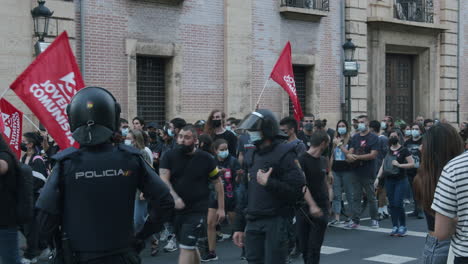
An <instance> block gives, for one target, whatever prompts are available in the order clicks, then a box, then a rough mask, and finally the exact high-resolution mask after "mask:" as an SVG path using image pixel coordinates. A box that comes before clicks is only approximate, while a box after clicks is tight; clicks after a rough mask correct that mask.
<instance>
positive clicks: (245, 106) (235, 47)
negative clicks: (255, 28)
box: [224, 0, 255, 118]
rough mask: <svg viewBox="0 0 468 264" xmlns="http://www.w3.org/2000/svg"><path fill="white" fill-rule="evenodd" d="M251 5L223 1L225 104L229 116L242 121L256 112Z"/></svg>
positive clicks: (243, 1) (246, 1)
mask: <svg viewBox="0 0 468 264" xmlns="http://www.w3.org/2000/svg"><path fill="white" fill-rule="evenodd" d="M252 1H253V0H235V1H231V0H225V1H224V6H225V7H224V8H225V13H224V20H225V22H224V24H225V30H224V43H225V44H224V71H225V72H224V79H225V80H224V82H225V84H224V102H225V112H226V115H227V116H236V117H239V118H240V117H243V116H244V115H245V114H247V113H249V112H250V111H252V109H253V104H255V102H252V98H251V90H252V89H251V87H252V85H251V76H252Z"/></svg>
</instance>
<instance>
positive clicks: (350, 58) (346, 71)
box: [343, 38, 359, 124]
mask: <svg viewBox="0 0 468 264" xmlns="http://www.w3.org/2000/svg"><path fill="white" fill-rule="evenodd" d="M343 50H344V57H345V61H344V65H343V75H344V76H345V77H347V78H346V79H347V83H346V101H347V104H348V113H347V117H348V121H349V122H350V124H351V121H352V120H351V77H353V76H357V75H358V69H359V65H358V63H357V61H356V60H354V52H355V51H356V45H354V43H353V42H352V41H351V39H350V38H348V39H346V42H345V44H343Z"/></svg>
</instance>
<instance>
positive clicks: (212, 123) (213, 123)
mask: <svg viewBox="0 0 468 264" xmlns="http://www.w3.org/2000/svg"><path fill="white" fill-rule="evenodd" d="M211 125H212V126H213V127H216V128H218V127H220V126H221V120H211Z"/></svg>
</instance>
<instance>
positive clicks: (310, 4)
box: [281, 0, 330, 11]
mask: <svg viewBox="0 0 468 264" xmlns="http://www.w3.org/2000/svg"><path fill="white" fill-rule="evenodd" d="M281 6H289V7H299V8H309V9H316V10H322V11H329V9H330V6H329V0H281Z"/></svg>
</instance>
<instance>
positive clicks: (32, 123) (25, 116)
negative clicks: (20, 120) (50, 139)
mask: <svg viewBox="0 0 468 264" xmlns="http://www.w3.org/2000/svg"><path fill="white" fill-rule="evenodd" d="M23 117H24V118H26V120H28V121H29V123H31V125H33V127H35V128H36V129H37V130H38V131H39V130H41V129H40V128H39V127H38V126H37V125H36V124H34V122H33V121H32V120H31V119H29V117H28V116H27V115H25V114H24V115H23Z"/></svg>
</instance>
